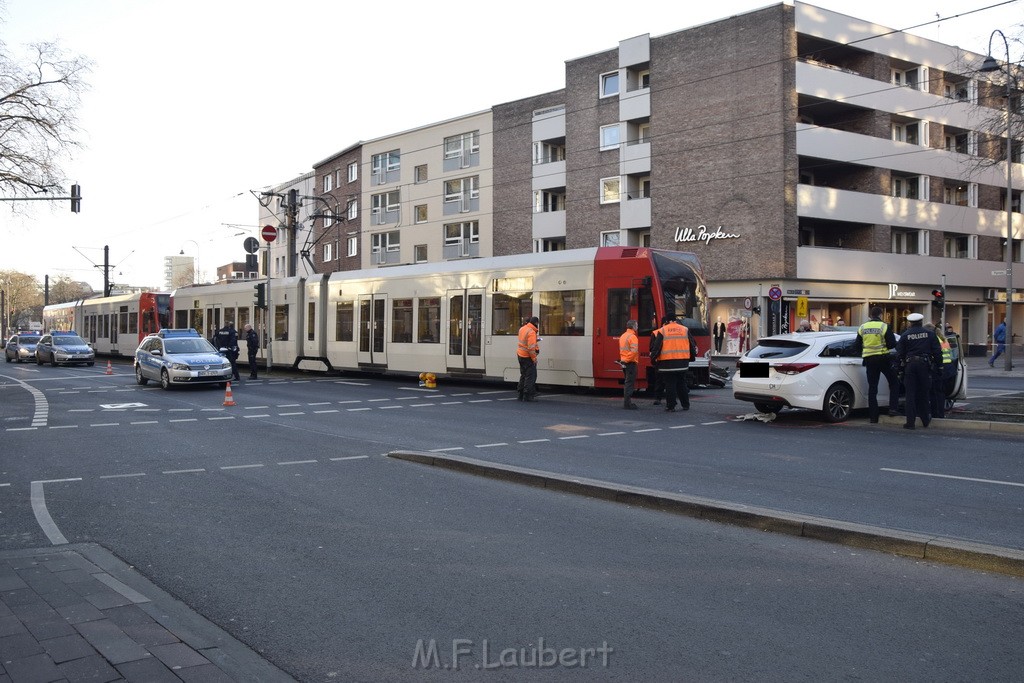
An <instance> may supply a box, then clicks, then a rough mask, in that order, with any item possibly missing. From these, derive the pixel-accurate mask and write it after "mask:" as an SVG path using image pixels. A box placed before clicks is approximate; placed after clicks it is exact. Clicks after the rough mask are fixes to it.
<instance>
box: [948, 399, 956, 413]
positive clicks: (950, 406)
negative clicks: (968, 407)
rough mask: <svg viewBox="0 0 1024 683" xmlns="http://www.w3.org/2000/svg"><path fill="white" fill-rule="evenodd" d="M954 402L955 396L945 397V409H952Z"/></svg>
mask: <svg viewBox="0 0 1024 683" xmlns="http://www.w3.org/2000/svg"><path fill="white" fill-rule="evenodd" d="M955 403H956V399H955V398H947V399H946V410H953V404H955Z"/></svg>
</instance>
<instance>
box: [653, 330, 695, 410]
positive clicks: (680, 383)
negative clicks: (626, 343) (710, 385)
mask: <svg viewBox="0 0 1024 683" xmlns="http://www.w3.org/2000/svg"><path fill="white" fill-rule="evenodd" d="M661 323H662V325H661V329H660V330H658V334H657V335H653V336H652V337H651V358H652V359H654V360H656V361H657V362H658V375H660V376H661V377H662V378H663V380H664V382H665V411H666V412H669V413H674V412H675V411H676V402H677V401H678V402H679V404H680V406H681V407H682V409H683V410H689V409H690V391H689V389H688V387H687V386H686V371H687V369H688V368H689V367H690V361H691V360H693V347H692V346H691V344H690V331H689V330H687V329H686V327H684V326H683V325H681V324H679V323H678V322H676V319H675V318H674V317H673V316H671V315H666V316H665V317H664V318H662V319H661Z"/></svg>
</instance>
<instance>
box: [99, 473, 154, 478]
mask: <svg viewBox="0 0 1024 683" xmlns="http://www.w3.org/2000/svg"><path fill="white" fill-rule="evenodd" d="M144 476H146V473H145V472H133V473H131V474H104V475H103V476H101V477H100V479H127V478H128V477H144Z"/></svg>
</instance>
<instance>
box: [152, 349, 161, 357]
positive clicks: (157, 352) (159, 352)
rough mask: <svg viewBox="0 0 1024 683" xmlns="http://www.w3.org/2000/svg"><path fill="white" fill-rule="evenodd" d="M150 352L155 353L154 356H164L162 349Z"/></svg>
mask: <svg viewBox="0 0 1024 683" xmlns="http://www.w3.org/2000/svg"><path fill="white" fill-rule="evenodd" d="M150 353H151V354H153V355H154V356H162V355H164V352H163V351H161V350H160V349H153V350H152V351H150Z"/></svg>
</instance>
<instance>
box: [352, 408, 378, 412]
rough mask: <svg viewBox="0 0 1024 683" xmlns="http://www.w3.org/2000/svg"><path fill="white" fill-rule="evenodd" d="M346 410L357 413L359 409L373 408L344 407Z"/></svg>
mask: <svg viewBox="0 0 1024 683" xmlns="http://www.w3.org/2000/svg"><path fill="white" fill-rule="evenodd" d="M346 410H347V411H348V412H350V413H357V412H359V411H360V410H373V408H346Z"/></svg>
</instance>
